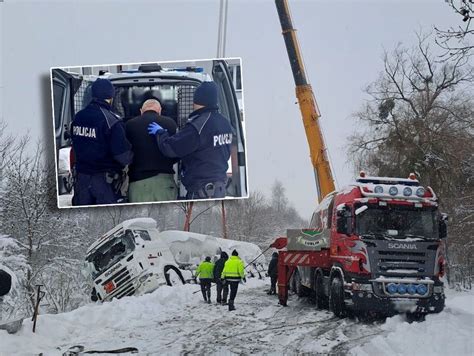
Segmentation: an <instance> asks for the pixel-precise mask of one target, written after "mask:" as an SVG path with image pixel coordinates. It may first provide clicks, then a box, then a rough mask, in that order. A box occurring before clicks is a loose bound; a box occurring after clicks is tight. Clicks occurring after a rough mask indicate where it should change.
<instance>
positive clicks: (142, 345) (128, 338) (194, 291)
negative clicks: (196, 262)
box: [0, 279, 268, 356]
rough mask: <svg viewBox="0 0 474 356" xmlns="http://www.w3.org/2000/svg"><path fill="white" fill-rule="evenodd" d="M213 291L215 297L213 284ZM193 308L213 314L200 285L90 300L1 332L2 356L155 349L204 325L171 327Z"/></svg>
mask: <svg viewBox="0 0 474 356" xmlns="http://www.w3.org/2000/svg"><path fill="white" fill-rule="evenodd" d="M267 283H268V281H263V280H256V279H254V280H252V281H249V282H247V284H245V285H241V287H240V288H239V291H242V290H245V289H249V288H263V287H264V286H265V285H266V284H267ZM212 293H213V298H215V288H214V287H213V288H212ZM211 307H212V308H213V309H215V312H214V313H222V312H223V311H225V310H226V308H225V307H220V306H216V307H214V306H211ZM216 308H221V309H216ZM211 310H212V309H211ZM190 311H191V313H192V315H193V317H197V318H203V319H205V320H206V319H207V318H208V316H207V315H206V313H209V308H208V306H207V305H205V307H204V305H203V303H202V297H201V294H200V289H199V286H198V285H196V284H186V285H183V286H177V287H168V286H163V287H160V288H158V289H157V290H156V291H155V292H153V293H151V294H146V295H143V296H140V297H125V298H122V299H119V300H113V301H111V302H108V303H103V304H88V305H86V306H83V307H81V308H78V309H76V310H73V311H71V312H69V313H63V314H56V315H52V314H47V315H40V316H39V318H38V322H37V330H36V333H35V334H33V333H32V322H31V320H29V319H26V320H24V322H23V326H22V328H21V330H20V331H19V332H18V333H16V334H13V335H10V334H7V332H6V331H3V330H0V355H1V356H3V355H33V354H39V353H41V352H42V353H43V354H44V355H48V356H51V355H53V356H54V355H62V353H63V352H64V351H65V350H67V349H68V348H69V347H71V346H73V345H84V346H86V349H88V350H91V349H98V350H107V349H117V348H121V347H126V346H133V347H138V348H139V349H140V350H143V349H148V350H156V349H158V348H160V347H164V346H165V345H168V343H169V342H170V339H169V335H167V334H168V332H172V333H175V334H174V339H176V338H177V337H179V333H180V332H183V333H184V332H185V331H187V332H189V330H190V329H191V330H192V329H200V328H201V325H199V324H194V323H192V325H187V326H186V325H184V324H183V325H182V326H181V328H180V329H172V330H169V328H168V324H169V323H170V322H172V321H173V320H178V318H180V317H182V316H183V315H186V313H189V312H190ZM218 315H219V314H218ZM190 317H191V316H190ZM214 317H216V316H214ZM217 318H218V317H216V319H217ZM165 334H166V335H165ZM147 354H148V353H147Z"/></svg>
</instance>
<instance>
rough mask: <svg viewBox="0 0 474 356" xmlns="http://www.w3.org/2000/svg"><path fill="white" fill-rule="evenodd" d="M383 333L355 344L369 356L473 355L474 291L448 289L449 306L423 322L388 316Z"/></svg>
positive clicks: (356, 349)
mask: <svg viewBox="0 0 474 356" xmlns="http://www.w3.org/2000/svg"><path fill="white" fill-rule="evenodd" d="M382 330H383V333H382V334H381V335H378V336H376V337H374V338H372V339H371V340H370V341H369V342H368V343H366V344H365V345H362V346H358V347H356V348H355V349H354V350H353V351H352V354H354V355H360V356H366V355H382V354H383V355H406V354H409V355H474V293H467V292H464V293H455V292H453V291H450V290H448V295H447V300H446V307H445V309H444V311H443V312H442V313H440V314H431V315H427V316H426V320H425V321H424V322H419V323H411V324H409V323H407V322H406V320H405V319H404V318H403V317H402V316H395V317H393V318H389V319H387V321H386V322H385V323H384V325H382Z"/></svg>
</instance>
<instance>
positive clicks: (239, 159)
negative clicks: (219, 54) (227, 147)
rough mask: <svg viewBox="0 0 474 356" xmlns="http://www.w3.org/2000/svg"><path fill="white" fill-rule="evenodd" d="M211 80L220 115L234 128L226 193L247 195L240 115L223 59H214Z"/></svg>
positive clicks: (243, 141)
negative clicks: (216, 95) (216, 89)
mask: <svg viewBox="0 0 474 356" xmlns="http://www.w3.org/2000/svg"><path fill="white" fill-rule="evenodd" d="M212 75H213V80H214V82H215V83H216V84H217V86H218V88H219V107H220V110H221V113H222V115H224V116H225V117H227V118H229V119H230V123H231V125H232V127H233V129H234V137H233V140H232V149H231V169H232V176H231V179H232V180H231V183H230V185H229V186H228V188H227V195H230V196H236V197H243V196H247V171H246V155H245V138H244V130H243V128H242V126H243V125H242V117H241V112H240V107H239V103H238V100H237V95H236V93H235V88H234V85H233V83H232V78H231V75H230V73H229V68H228V66H227V63H226V62H225V61H224V60H221V59H219V60H214V62H213V69H212Z"/></svg>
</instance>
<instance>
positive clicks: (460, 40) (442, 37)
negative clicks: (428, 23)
mask: <svg viewBox="0 0 474 356" xmlns="http://www.w3.org/2000/svg"><path fill="white" fill-rule="evenodd" d="M446 2H447V3H448V5H449V6H450V8H451V10H453V11H454V12H455V13H456V14H458V15H459V16H460V18H461V19H462V22H463V24H462V25H459V26H456V27H450V28H449V29H447V30H446V29H439V28H437V27H435V29H436V32H437V38H436V43H437V44H438V45H439V46H440V47H441V48H443V49H444V50H445V53H444V54H443V56H442V58H443V59H445V60H446V59H449V58H451V57H454V58H458V57H464V56H466V55H469V54H470V51H471V50H472V49H473V48H474V44H472V42H471V41H472V36H473V35H474V29H473V28H472V26H471V21H472V19H473V18H474V1H473V0H446Z"/></svg>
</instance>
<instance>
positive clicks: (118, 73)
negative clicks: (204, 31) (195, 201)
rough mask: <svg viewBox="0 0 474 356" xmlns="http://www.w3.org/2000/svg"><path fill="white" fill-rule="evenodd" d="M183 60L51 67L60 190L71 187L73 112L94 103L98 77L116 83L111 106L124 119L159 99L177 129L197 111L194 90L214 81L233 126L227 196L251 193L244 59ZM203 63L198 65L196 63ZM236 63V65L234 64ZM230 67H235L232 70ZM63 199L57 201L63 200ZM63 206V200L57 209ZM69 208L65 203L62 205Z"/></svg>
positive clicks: (182, 193) (180, 192) (222, 109)
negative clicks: (242, 97)
mask: <svg viewBox="0 0 474 356" xmlns="http://www.w3.org/2000/svg"><path fill="white" fill-rule="evenodd" d="M192 64H193V65H189V63H186V62H180V63H162V64H156V63H146V64H134V65H117V66H108V67H100V68H93V69H91V67H87V68H86V67H84V68H53V69H52V70H51V77H52V92H53V109H54V131H55V137H56V163H57V173H58V177H57V179H58V181H57V184H58V194H59V195H60V196H61V195H68V194H71V193H72V189H73V173H72V167H71V165H72V164H71V163H72V162H71V161H73V158H72V155H71V138H70V132H69V128H70V125H71V122H72V120H73V118H74V115H75V113H77V112H78V111H79V110H82V109H83V108H84V107H85V106H87V104H88V103H89V102H90V100H91V99H92V98H91V84H92V82H93V81H94V80H96V79H97V78H98V77H102V78H107V79H109V80H110V81H111V82H112V83H113V84H114V87H115V98H114V100H113V103H112V107H113V110H114V111H115V112H116V113H117V114H118V115H120V116H121V117H122V118H123V120H124V121H127V120H130V119H131V118H134V117H136V116H138V115H140V108H141V105H142V104H143V102H144V101H146V100H147V99H152V98H153V99H157V100H158V101H159V102H160V104H161V106H162V115H163V116H168V117H170V118H172V119H173V120H175V121H176V123H177V125H178V130H179V129H180V128H182V127H184V125H185V124H186V122H187V119H188V116H189V114H190V113H191V112H192V111H193V94H194V90H195V88H196V87H197V86H199V84H200V83H201V82H203V81H210V80H212V81H214V82H215V83H216V84H217V86H218V89H219V98H218V100H219V109H220V112H221V113H222V115H223V116H224V117H226V118H228V119H229V120H230V123H231V126H232V128H233V131H234V132H233V140H232V148H231V158H230V160H229V169H228V171H227V176H228V184H227V194H226V197H245V196H247V174H246V154H245V139H244V130H243V117H242V114H243V111H242V110H241V109H242V108H241V107H239V100H238V98H237V93H238V90H237V93H236V88H241V83H240V78H238V79H239V83H235V78H236V76H235V75H232V74H233V73H235V66H239V72H240V59H233V60H231V64H230V65H229V63H228V62H227V60H222V59H218V60H208V61H199V62H193V63H192ZM194 64H199V65H194ZM232 65H234V67H232ZM229 66H230V68H231V70H229ZM180 170H181V166H180V163H177V164H176V165H175V172H176V173H175V180H176V183H177V185H178V199H184V198H185V196H186V190H185V188H184V186H183V185H182V184H181V183H180V180H179V177H180V174H179V173H180ZM61 201H62V200H61V199H59V202H61ZM61 205H62V204H61V203H59V205H58V206H59V207H62V206H61ZM64 205H65V206H67V203H66V204H64Z"/></svg>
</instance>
